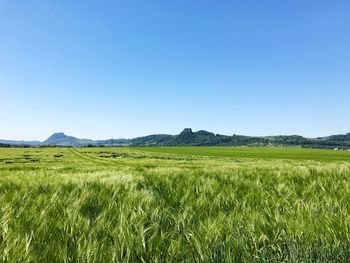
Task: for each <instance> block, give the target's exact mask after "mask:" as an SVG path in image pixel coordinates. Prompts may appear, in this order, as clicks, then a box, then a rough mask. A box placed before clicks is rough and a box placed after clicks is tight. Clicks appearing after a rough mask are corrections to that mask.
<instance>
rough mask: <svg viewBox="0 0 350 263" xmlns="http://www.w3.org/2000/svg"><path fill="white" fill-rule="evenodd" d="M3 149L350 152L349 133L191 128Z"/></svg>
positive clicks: (57, 136) (58, 138) (55, 138)
mask: <svg viewBox="0 0 350 263" xmlns="http://www.w3.org/2000/svg"><path fill="white" fill-rule="evenodd" d="M5 146H22V147H23V146H26V147H29V146H73V147H79V146H281V147H308V148H328V149H332V148H339V149H350V133H347V134H341V135H331V136H327V137H318V138H305V137H303V136H299V135H278V136H265V137H253V136H244V135H235V134H234V135H221V134H214V133H212V132H208V131H204V130H200V131H196V132H193V131H192V129H191V128H186V129H184V130H183V131H182V132H181V133H180V134H178V135H169V134H153V135H148V136H143V137H137V138H133V139H108V140H96V141H94V140H90V139H79V138H76V137H73V136H69V135H66V134H64V133H62V132H58V133H54V134H52V135H51V136H50V137H49V138H47V139H46V140H45V141H43V142H39V141H11V140H0V147H5Z"/></svg>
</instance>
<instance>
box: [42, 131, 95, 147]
mask: <svg viewBox="0 0 350 263" xmlns="http://www.w3.org/2000/svg"><path fill="white" fill-rule="evenodd" d="M88 144H95V141H93V140H89V139H78V138H75V137H73V136H68V135H65V134H64V133H63V132H58V133H54V134H52V135H51V136H50V137H49V138H47V139H46V140H45V141H43V142H42V143H41V145H55V146H83V145H88Z"/></svg>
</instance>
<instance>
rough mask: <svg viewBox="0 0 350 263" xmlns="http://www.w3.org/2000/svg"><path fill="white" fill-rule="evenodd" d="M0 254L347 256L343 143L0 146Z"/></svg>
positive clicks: (348, 184) (2, 258) (111, 258)
mask: <svg viewBox="0 0 350 263" xmlns="http://www.w3.org/2000/svg"><path fill="white" fill-rule="evenodd" d="M0 206H1V213H0V262H350V152H345V151H327V150H311V149H297V148H294V149H293V148H230V147H154V148H153V147H149V148H146V147H142V148H36V149H35V148H22V149H15V148H0Z"/></svg>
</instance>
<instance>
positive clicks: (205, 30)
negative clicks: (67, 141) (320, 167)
mask: <svg viewBox="0 0 350 263" xmlns="http://www.w3.org/2000/svg"><path fill="white" fill-rule="evenodd" d="M349 116H350V1H348V0H344V1H339V0H332V1H329V0H309V1H305V0H286V1H281V0H275V1H271V0H264V1H262V0H255V1H249V0H248V1H243V0H242V1H233V0H230V1H206V0H193V1H189V0H177V1H163V0H162V1H161V0H159V1H152V0H144V1H138V0H135V1H129V0H125V1H97V0H96V1H89V0H88V1H86V0H84V1H68V0H67V1H46V0H45V1H44V0H42V1H41V0H37V1H29V0H28V1H18V0H0V123H1V126H0V138H3V139H39V140H42V139H45V138H46V137H48V136H49V135H50V134H51V133H53V132H56V131H63V132H65V133H67V134H71V135H74V136H77V137H85V138H86V137H87V138H92V139H104V138H110V137H112V136H113V137H115V138H118V137H126V138H128V137H135V136H140V135H147V134H152V133H169V134H176V133H178V132H180V131H181V130H182V129H183V128H184V127H192V128H193V129H194V130H199V129H206V130H209V131H213V132H216V133H222V134H234V133H235V134H245V135H276V134H301V135H304V136H323V135H329V134H337V133H345V132H350V121H349V120H350V117H349Z"/></svg>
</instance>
